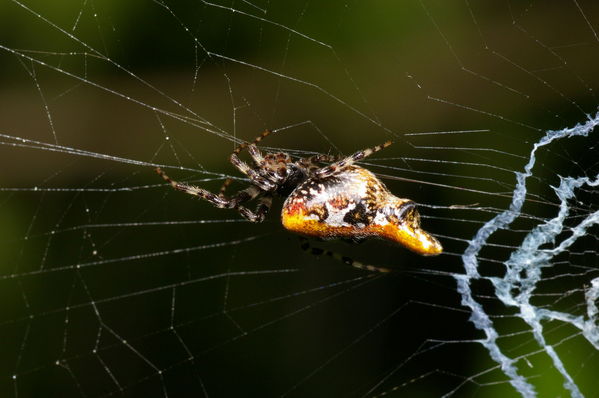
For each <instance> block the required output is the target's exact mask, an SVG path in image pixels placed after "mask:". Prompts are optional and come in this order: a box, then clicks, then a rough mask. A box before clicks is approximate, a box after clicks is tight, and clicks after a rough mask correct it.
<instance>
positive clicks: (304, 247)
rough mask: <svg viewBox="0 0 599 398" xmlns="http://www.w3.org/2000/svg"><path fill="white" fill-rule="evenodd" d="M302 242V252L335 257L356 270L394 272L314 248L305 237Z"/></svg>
mask: <svg viewBox="0 0 599 398" xmlns="http://www.w3.org/2000/svg"><path fill="white" fill-rule="evenodd" d="M300 242H301V248H302V250H304V251H309V252H310V253H311V254H313V255H315V256H321V255H323V254H324V255H326V256H329V257H333V258H334V259H335V260H338V261H341V262H343V263H344V264H347V265H351V266H352V267H354V268H358V269H361V270H365V271H374V272H381V273H387V272H391V271H392V270H391V269H389V268H383V267H377V266H375V265H368V264H363V263H361V262H359V261H355V260H353V259H352V258H350V257H346V256H343V255H341V254H339V253H337V252H333V251H330V250H326V249H321V248H319V247H314V246H312V245H311V244H310V242H309V241H308V239H306V238H304V237H300Z"/></svg>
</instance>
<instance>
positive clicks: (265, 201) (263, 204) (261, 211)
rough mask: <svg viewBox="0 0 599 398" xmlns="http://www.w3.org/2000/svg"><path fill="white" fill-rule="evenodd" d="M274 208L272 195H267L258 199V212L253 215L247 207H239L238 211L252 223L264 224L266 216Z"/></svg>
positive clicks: (255, 211)
mask: <svg viewBox="0 0 599 398" xmlns="http://www.w3.org/2000/svg"><path fill="white" fill-rule="evenodd" d="M271 206H272V194H270V193H267V194H265V195H264V196H261V197H259V198H258V204H257V205H256V210H254V212H253V213H252V212H251V211H249V210H248V208H247V207H243V206H239V207H238V208H237V210H238V211H239V213H241V215H242V216H244V217H245V218H247V219H248V220H250V221H252V222H262V221H264V218H265V217H266V214H267V213H268V211H269V210H270V207H271Z"/></svg>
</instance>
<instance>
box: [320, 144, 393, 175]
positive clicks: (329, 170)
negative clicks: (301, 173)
mask: <svg viewBox="0 0 599 398" xmlns="http://www.w3.org/2000/svg"><path fill="white" fill-rule="evenodd" d="M392 143H393V142H391V141H387V142H385V143H383V144H381V145H377V146H375V147H372V148H366V149H363V150H361V151H358V152H356V153H354V154H353V155H351V156H348V157H346V158H345V159H342V160H340V161H338V162H335V163H333V164H330V165H328V166H327V167H323V168H322V169H319V170H316V172H315V175H316V176H318V177H321V178H325V177H330V176H332V175H333V174H335V173H336V172H338V171H340V170H343V169H344V168H345V167H347V166H350V165H352V164H353V163H354V162H357V161H359V160H362V159H364V158H366V157H368V156H370V155H372V154H373V153H376V152H378V151H380V150H381V149H385V148H387V147H388V146H389V145H391V144H392Z"/></svg>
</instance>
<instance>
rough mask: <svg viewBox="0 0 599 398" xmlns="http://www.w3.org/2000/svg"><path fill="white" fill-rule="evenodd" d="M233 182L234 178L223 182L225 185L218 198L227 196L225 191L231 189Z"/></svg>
mask: <svg viewBox="0 0 599 398" xmlns="http://www.w3.org/2000/svg"><path fill="white" fill-rule="evenodd" d="M232 182H233V179H232V178H227V179H226V180H225V181H224V182H223V185H222V186H221V187H220V189H219V190H218V196H225V191H226V190H227V188H228V187H229V185H231V183H232Z"/></svg>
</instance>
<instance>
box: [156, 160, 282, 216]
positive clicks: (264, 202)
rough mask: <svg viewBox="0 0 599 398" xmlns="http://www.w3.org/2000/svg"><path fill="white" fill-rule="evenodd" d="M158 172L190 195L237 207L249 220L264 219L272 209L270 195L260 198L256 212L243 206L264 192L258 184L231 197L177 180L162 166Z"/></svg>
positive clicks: (225, 205) (220, 206)
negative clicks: (162, 168)
mask: <svg viewBox="0 0 599 398" xmlns="http://www.w3.org/2000/svg"><path fill="white" fill-rule="evenodd" d="M156 172H157V173H158V174H159V175H160V176H161V177H162V178H163V179H164V180H165V181H166V182H168V183H169V184H170V185H171V186H172V187H173V188H175V189H176V190H178V191H182V192H185V193H187V194H189V195H193V196H197V197H199V198H201V199H204V200H206V201H208V202H210V203H211V204H212V205H214V206H216V207H218V208H221V209H223V208H224V209H235V210H237V211H238V212H239V213H240V214H241V215H242V216H243V217H245V218H247V219H248V220H249V221H252V222H261V221H263V220H264V216H265V215H266V213H267V212H268V210H269V209H270V203H272V197H270V195H267V196H265V197H263V198H260V201H259V202H258V206H257V207H256V212H255V213H254V212H252V211H251V210H249V209H248V208H246V207H244V206H242V205H241V204H242V203H244V202H247V201H249V200H252V199H254V198H255V197H257V196H258V195H260V194H261V193H262V191H261V190H260V189H259V188H258V187H256V186H253V185H252V186H250V187H248V188H246V189H244V190H241V191H239V192H237V193H236V194H235V195H234V196H232V197H231V198H226V197H225V196H224V195H222V194H219V195H216V194H213V193H212V192H210V191H207V190H205V189H203V188H200V187H196V186H193V185H187V184H182V183H180V182H177V181H175V180H173V179H171V178H170V177H169V176H168V175H166V173H165V172H164V171H162V170H161V169H160V168H156Z"/></svg>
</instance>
